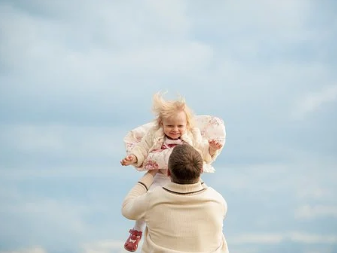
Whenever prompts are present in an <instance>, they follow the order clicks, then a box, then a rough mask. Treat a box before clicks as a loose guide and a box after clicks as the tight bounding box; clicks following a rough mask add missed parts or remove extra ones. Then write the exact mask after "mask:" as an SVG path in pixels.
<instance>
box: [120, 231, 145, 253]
mask: <svg viewBox="0 0 337 253" xmlns="http://www.w3.org/2000/svg"><path fill="white" fill-rule="evenodd" d="M129 232H130V236H129V238H128V239H127V240H126V242H125V244H124V249H126V250H127V251H131V252H134V251H136V250H137V248H138V243H139V241H140V239H142V232H141V231H137V230H134V229H130V230H129Z"/></svg>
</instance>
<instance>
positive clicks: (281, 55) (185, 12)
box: [0, 0, 337, 253]
mask: <svg viewBox="0 0 337 253" xmlns="http://www.w3.org/2000/svg"><path fill="white" fill-rule="evenodd" d="M336 13H337V3H336V1H334V0H316V1H314V0H312V1H311V0H282V1H277V0H255V1H250V0H223V1H220V0H213V1H202V0H161V1H158V0H157V1H156V0H143V1H132V0H130V1H121V0H116V1H109V0H58V1H53V0H31V1H26V0H0V253H114V252H124V250H123V243H124V241H125V239H126V238H127V237H128V230H129V229H130V228H131V227H132V225H133V222H132V221H129V220H126V219H125V218H124V217H123V216H122V215H121V212H120V208H121V203H122V201H123V198H124V196H125V195H126V193H127V192H128V191H129V189H130V188H131V187H132V186H133V185H134V183H135V182H136V181H137V179H138V178H139V177H140V176H141V175H142V173H140V172H137V171H136V170H135V169H133V168H132V167H121V166H120V165H119V161H120V159H121V158H122V157H123V156H124V154H125V150H124V144H123V136H124V135H125V134H126V133H127V131H128V130H131V129H132V128H134V127H136V126H138V125H140V124H143V123H146V122H148V121H150V120H152V118H153V115H152V114H151V98H152V95H153V94H154V93H155V92H157V91H165V90H167V91H168V97H169V98H174V97H176V95H177V94H181V95H182V96H184V97H185V98H186V101H187V103H188V104H189V106H190V107H191V108H192V109H193V110H194V112H195V113H196V114H211V115H215V116H218V117H220V118H222V119H223V120H224V121H225V123H226V130H227V142H226V146H225V148H224V149H223V152H222V154H221V155H220V157H219V158H218V159H217V161H216V162H215V163H214V166H215V168H216V172H215V174H205V175H203V179H204V181H206V182H207V184H208V185H209V186H212V187H213V188H215V189H217V190H218V191H219V192H220V193H221V194H222V195H223V196H224V198H225V199H226V200H227V203H228V213H227V217H226V220H225V222H224V233H225V235H226V238H227V241H228V245H229V249H230V251H231V252H233V253H269V252H273V253H281V252H282V253H284V252H296V253H336V252H337V198H336V195H337V186H336V180H337V156H336V153H337V144H336V143H337V137H336V134H337V130H336V129H337V118H336V112H337V72H336V69H337V60H336V59H337V50H336V46H333V45H335V44H336V40H337V16H336Z"/></svg>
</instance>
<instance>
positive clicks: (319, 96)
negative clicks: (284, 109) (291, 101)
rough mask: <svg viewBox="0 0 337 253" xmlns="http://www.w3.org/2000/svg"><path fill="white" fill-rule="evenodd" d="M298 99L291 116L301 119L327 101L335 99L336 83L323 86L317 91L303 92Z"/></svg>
mask: <svg viewBox="0 0 337 253" xmlns="http://www.w3.org/2000/svg"><path fill="white" fill-rule="evenodd" d="M298 100H299V101H298V102H296V104H297V105H296V107H295V108H294V112H293V115H292V116H293V117H294V118H295V119H303V118H304V117H305V116H307V115H308V114H310V113H313V112H315V111H317V110H319V109H320V108H321V107H322V106H324V105H326V104H327V103H330V102H334V101H336V100H337V85H330V86H325V87H323V88H322V89H321V90H319V91H317V92H311V93H308V94H305V95H304V96H302V97H301V98H298Z"/></svg>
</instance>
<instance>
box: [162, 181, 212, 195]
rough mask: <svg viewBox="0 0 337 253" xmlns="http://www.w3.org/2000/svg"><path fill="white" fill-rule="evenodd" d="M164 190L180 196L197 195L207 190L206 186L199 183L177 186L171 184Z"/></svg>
mask: <svg viewBox="0 0 337 253" xmlns="http://www.w3.org/2000/svg"><path fill="white" fill-rule="evenodd" d="M163 189H164V190H166V191H168V192H170V193H173V194H179V195H187V194H195V193H199V192H202V191H204V190H206V186H205V185H204V184H203V183H202V182H198V183H195V184H176V183H173V182H169V183H168V184H166V185H165V186H163Z"/></svg>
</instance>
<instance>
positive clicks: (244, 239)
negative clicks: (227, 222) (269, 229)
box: [227, 233, 284, 245]
mask: <svg viewBox="0 0 337 253" xmlns="http://www.w3.org/2000/svg"><path fill="white" fill-rule="evenodd" d="M283 239H284V235H282V234H259V233H256V234H242V235H237V236H232V237H228V238H227V243H228V244H229V245H230V244H246V243H256V244H277V243H280V242H281V241H282V240H283Z"/></svg>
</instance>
